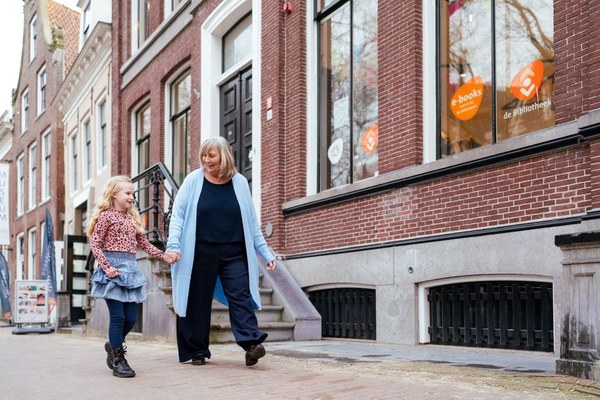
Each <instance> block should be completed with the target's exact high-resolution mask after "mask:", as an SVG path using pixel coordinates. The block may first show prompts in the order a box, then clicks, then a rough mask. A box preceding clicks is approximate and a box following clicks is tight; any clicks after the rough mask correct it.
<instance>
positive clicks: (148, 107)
mask: <svg viewBox="0 0 600 400" xmlns="http://www.w3.org/2000/svg"><path fill="white" fill-rule="evenodd" d="M146 111H148V112H149V113H150V114H149V120H150V126H149V128H148V132H147V134H144V136H142V137H138V136H139V135H138V132H139V127H140V126H142V129H143V118H144V117H143V115H144V113H145V112H146ZM132 122H133V129H132V130H131V132H132V134H133V144H134V145H133V146H132V151H133V153H134V154H133V157H132V161H133V165H132V167H133V168H132V170H133V171H135V173H134V174H140V173H142V172H144V171H143V170H140V156H139V155H140V145H142V144H146V143H147V144H148V146H147V152H148V153H147V154H146V156H147V158H148V161H150V137H151V136H152V104H151V102H150V100H149V99H145V100H144V101H142V102H141V105H140V106H139V107H138V108H136V109H135V111H134V113H133V121H132Z"/></svg>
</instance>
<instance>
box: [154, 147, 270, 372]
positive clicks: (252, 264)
mask: <svg viewBox="0 0 600 400" xmlns="http://www.w3.org/2000/svg"><path fill="white" fill-rule="evenodd" d="M200 162H201V163H202V168H200V169H198V170H195V171H193V172H191V173H190V174H189V175H188V176H187V177H186V178H185V179H184V181H183V184H182V185H181V188H180V189H179V192H178V193H177V197H176V198H175V202H174V204H173V214H172V216H171V222H170V228H169V240H168V243H167V251H166V254H165V259H166V260H167V262H169V263H175V264H174V265H173V270H172V281H173V305H174V308H175V312H176V313H177V347H178V350H179V361H180V362H185V361H188V360H190V359H191V360H192V364H193V365H204V364H205V363H206V359H208V358H210V356H211V354H210V351H209V349H208V345H209V333H210V314H211V306H212V299H213V297H214V298H215V299H217V300H218V301H220V302H221V303H223V304H225V305H227V306H229V319H230V322H231V328H232V331H233V335H234V337H235V340H236V343H237V344H238V345H240V346H241V347H242V348H243V349H244V350H245V351H246V365H247V366H252V365H255V364H256V363H257V362H258V360H259V359H260V358H261V357H264V355H265V353H266V351H265V348H264V347H263V345H262V344H261V343H262V342H263V341H264V340H265V339H266V338H267V334H266V333H264V332H261V331H260V330H258V321H257V319H256V315H255V314H254V310H255V309H259V308H260V294H259V288H258V260H257V256H258V257H260V258H262V260H263V261H264V262H267V269H268V270H272V269H274V268H275V257H274V256H273V254H272V253H271V251H270V250H269V248H268V246H267V243H266V241H265V239H264V237H263V235H262V232H261V230H260V226H259V225H258V221H257V218H256V211H255V209H254V204H253V203H252V197H251V194H250V189H249V186H248V181H247V180H246V178H244V177H243V176H242V175H241V174H239V173H237V171H236V168H235V162H234V159H233V153H232V151H231V147H230V146H229V143H228V142H227V141H226V140H225V139H224V138H222V137H215V138H210V139H208V140H206V141H205V142H204V143H203V144H202V146H201V148H200Z"/></svg>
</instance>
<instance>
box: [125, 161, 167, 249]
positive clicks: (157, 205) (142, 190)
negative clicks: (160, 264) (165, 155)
mask: <svg viewBox="0 0 600 400" xmlns="http://www.w3.org/2000/svg"><path fill="white" fill-rule="evenodd" d="M131 181H132V182H133V184H134V185H135V186H136V189H135V191H134V195H135V202H136V204H137V206H138V210H139V212H140V216H141V217H142V220H145V221H148V223H150V221H151V224H150V225H149V226H148V233H147V234H148V240H150V242H152V243H153V244H155V245H157V246H159V247H162V248H163V249H164V248H166V245H167V237H168V236H169V223H170V221H171V212H172V209H173V201H174V200H175V196H176V195H177V191H178V190H179V185H178V184H177V182H175V179H173V176H172V175H171V173H170V172H169V170H168V168H167V167H166V166H165V164H163V163H162V162H160V161H159V162H158V163H156V164H154V165H153V166H151V167H150V168H148V169H146V170H145V171H143V172H142V173H140V174H139V175H137V176H135V177H133V178H132V179H131ZM150 187H152V194H151V198H150V193H148V191H149V190H150ZM161 194H162V200H161ZM146 197H148V198H146ZM140 201H143V202H144V204H140ZM161 204H163V205H164V204H168V205H167V208H166V210H165V209H163V207H162V206H161Z"/></svg>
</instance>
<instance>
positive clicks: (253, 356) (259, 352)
mask: <svg viewBox="0 0 600 400" xmlns="http://www.w3.org/2000/svg"><path fill="white" fill-rule="evenodd" d="M265 354H267V351H266V350H265V348H264V347H263V345H262V344H255V345H254V346H250V348H249V349H248V350H246V366H247V367H251V366H253V365H256V363H257V362H258V359H259V358H263V357H264V356H265Z"/></svg>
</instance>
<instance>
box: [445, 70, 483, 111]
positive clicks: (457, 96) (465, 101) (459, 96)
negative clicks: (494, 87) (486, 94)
mask: <svg viewBox="0 0 600 400" xmlns="http://www.w3.org/2000/svg"><path fill="white" fill-rule="evenodd" d="M482 98H483V79H481V77H480V76H474V77H473V78H471V79H469V80H468V81H466V82H465V83H463V84H462V86H461V87H459V88H458V90H457V91H456V93H454V95H453V96H452V99H450V109H451V110H452V114H454V116H455V117H456V118H458V119H460V120H461V121H468V120H470V119H471V118H473V117H474V116H475V114H477V111H479V106H481V99H482Z"/></svg>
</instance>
